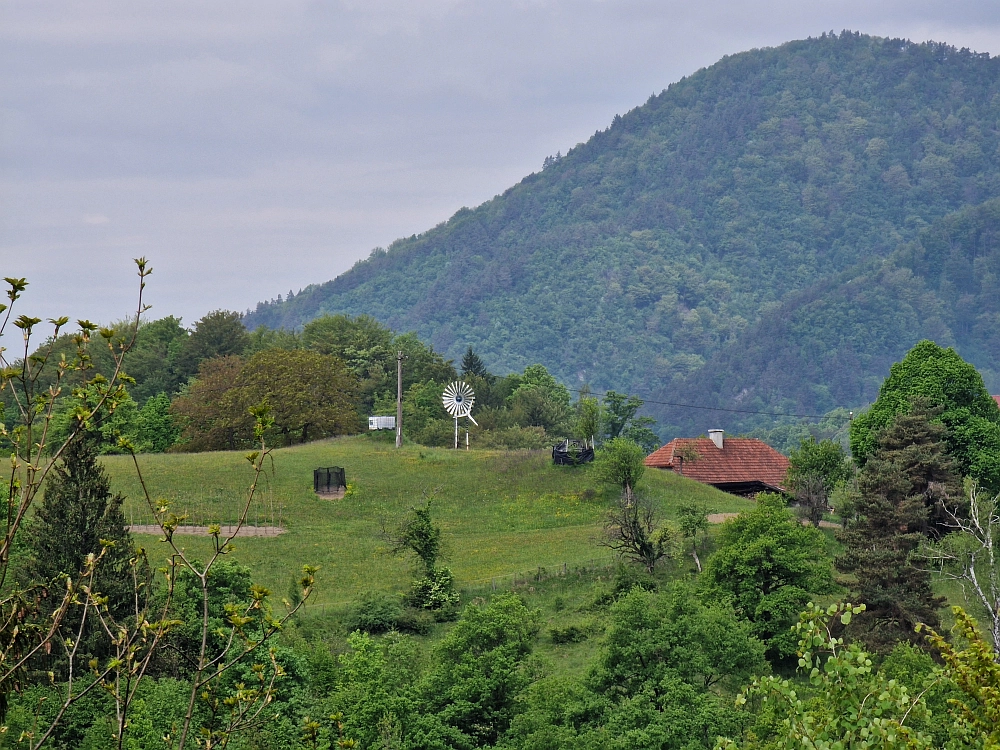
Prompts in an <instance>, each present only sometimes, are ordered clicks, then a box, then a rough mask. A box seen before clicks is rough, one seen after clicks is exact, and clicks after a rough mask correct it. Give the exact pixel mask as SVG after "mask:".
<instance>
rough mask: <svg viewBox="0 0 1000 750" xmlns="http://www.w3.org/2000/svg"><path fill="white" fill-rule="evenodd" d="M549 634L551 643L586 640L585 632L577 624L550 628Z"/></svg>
mask: <svg viewBox="0 0 1000 750" xmlns="http://www.w3.org/2000/svg"><path fill="white" fill-rule="evenodd" d="M549 634H550V635H551V636H552V642H553V643H558V644H562V643H579V642H580V641H585V640H587V633H586V632H585V631H584V630H583V628H581V627H578V626H577V625H569V626H567V627H565V628H550V629H549Z"/></svg>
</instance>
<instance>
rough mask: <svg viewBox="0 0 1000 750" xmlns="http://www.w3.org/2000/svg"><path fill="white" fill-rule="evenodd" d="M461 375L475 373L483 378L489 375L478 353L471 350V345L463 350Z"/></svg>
mask: <svg viewBox="0 0 1000 750" xmlns="http://www.w3.org/2000/svg"><path fill="white" fill-rule="evenodd" d="M462 375H463V376H465V375H475V376H476V377H477V378H483V379H488V378H489V377H490V371H489V370H487V369H486V365H485V364H483V360H482V359H480V358H479V355H478V354H476V353H475V352H474V351H472V347H471V346H470V347H469V348H468V349H466V350H465V355H464V356H463V357H462Z"/></svg>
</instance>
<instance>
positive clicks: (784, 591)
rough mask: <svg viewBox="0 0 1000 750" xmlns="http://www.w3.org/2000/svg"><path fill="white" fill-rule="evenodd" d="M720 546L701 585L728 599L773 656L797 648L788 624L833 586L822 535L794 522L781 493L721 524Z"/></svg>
mask: <svg viewBox="0 0 1000 750" xmlns="http://www.w3.org/2000/svg"><path fill="white" fill-rule="evenodd" d="M717 544H718V550H717V551H716V553H715V554H714V555H712V557H711V558H710V559H709V561H708V563H707V565H706V566H705V577H704V581H705V585H706V586H707V587H709V590H716V591H718V592H720V593H722V594H723V595H725V596H726V597H728V598H729V599H730V601H732V604H733V607H734V608H735V610H736V612H737V613H739V614H740V616H742V617H745V618H746V619H747V620H749V621H750V622H751V623H752V625H753V633H754V635H756V636H757V637H758V638H760V639H761V640H762V641H764V642H765V643H767V646H768V651H769V652H770V653H771V654H772V655H773V656H775V657H785V656H789V655H791V654H793V653H794V652H795V639H794V638H792V637H791V633H790V632H789V628H790V627H791V626H792V625H793V624H794V623H795V622H796V620H797V619H798V615H799V613H800V612H801V611H802V609H803V608H804V607H805V605H806V603H807V602H808V601H809V599H810V598H811V597H812V595H814V594H822V593H828V592H830V591H831V590H832V589H833V580H832V576H831V570H830V558H829V556H828V555H827V552H826V538H825V537H824V536H823V534H822V533H821V532H820V531H818V530H816V529H814V528H810V527H806V526H803V525H802V524H800V523H799V522H798V519H796V518H795V516H794V514H792V513H791V512H790V511H789V510H788V509H787V508H786V507H785V499H784V498H783V497H781V496H780V495H767V494H761V495H758V496H757V506H756V507H755V508H754V509H752V510H749V511H746V512H743V513H740V514H739V515H738V516H737V517H736V518H731V519H729V520H728V521H726V522H725V523H724V524H723V525H722V530H721V532H720V533H719V536H718V539H717Z"/></svg>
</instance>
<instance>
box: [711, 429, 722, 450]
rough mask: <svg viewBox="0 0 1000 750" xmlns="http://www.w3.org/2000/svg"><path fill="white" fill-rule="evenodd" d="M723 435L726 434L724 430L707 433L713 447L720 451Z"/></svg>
mask: <svg viewBox="0 0 1000 750" xmlns="http://www.w3.org/2000/svg"><path fill="white" fill-rule="evenodd" d="M725 434H726V431H725V430H709V431H708V436H709V437H710V438H711V439H712V442H713V443H715V447H716V448H718V449H719V450H720V451H721V450H722V445H723V439H724V436H725Z"/></svg>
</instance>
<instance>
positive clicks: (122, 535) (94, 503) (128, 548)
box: [20, 433, 135, 655]
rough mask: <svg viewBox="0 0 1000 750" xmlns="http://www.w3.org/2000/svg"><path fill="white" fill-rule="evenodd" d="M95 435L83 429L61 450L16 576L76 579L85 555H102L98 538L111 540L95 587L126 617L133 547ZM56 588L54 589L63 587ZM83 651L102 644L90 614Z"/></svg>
mask: <svg viewBox="0 0 1000 750" xmlns="http://www.w3.org/2000/svg"><path fill="white" fill-rule="evenodd" d="M97 442H98V438H97V437H96V436H95V435H93V434H87V433H83V434H81V435H80V436H78V437H77V438H75V439H74V440H72V441H71V442H70V443H69V445H67V446H66V451H65V452H64V453H63V458H62V463H61V465H57V466H55V467H53V474H52V475H51V476H50V477H49V479H48V480H47V482H46V486H45V497H44V499H43V501H42V502H41V504H40V505H39V506H38V509H37V511H36V512H35V515H34V518H33V519H32V521H31V525H30V528H29V534H28V535H27V538H28V548H29V549H28V554H27V563H26V565H25V567H24V569H23V570H22V572H21V576H20V578H21V579H22V582H24V583H39V584H47V583H50V582H53V581H56V580H57V579H59V578H60V577H61V576H64V575H65V576H69V577H71V578H74V579H75V578H77V577H78V575H79V574H80V572H81V571H82V570H83V567H84V560H85V558H86V557H87V555H89V554H91V553H93V554H95V555H98V554H100V552H101V550H102V544H101V541H102V540H105V541H107V542H112V543H113V546H111V547H109V548H108V549H107V551H106V552H105V553H104V557H103V558H102V559H101V561H100V562H99V564H98V567H97V572H96V574H95V578H94V582H93V586H94V589H95V590H96V591H97V592H99V593H100V594H101V595H102V596H106V597H107V599H108V601H107V606H108V610H109V611H110V613H111V615H112V616H113V617H115V618H116V619H117V618H124V617H127V616H128V615H129V614H130V613H131V612H132V610H133V609H134V596H135V587H134V585H133V581H132V575H131V571H130V567H131V562H130V561H131V558H132V557H133V556H134V554H135V551H134V547H133V545H132V538H131V536H130V534H129V532H128V529H126V527H125V515H124V513H123V512H122V502H123V500H124V498H123V497H122V496H121V495H118V494H112V492H111V483H110V482H109V480H108V476H107V474H106V473H105V472H104V469H103V468H102V467H101V466H100V464H99V463H98V462H97V456H98V449H97V448H98V446H97ZM62 588H63V587H62V586H58V587H56V589H55V590H57V591H58V590H61V589H62ZM80 616H81V610H80V609H79V608H71V609H70V611H69V614H68V615H67V617H66V620H64V628H65V629H66V630H67V631H72V632H74V633H75V632H76V629H77V628H78V627H79V622H80ZM88 624H89V625H88V627H87V628H86V631H85V632H86V634H85V638H86V641H87V642H86V643H85V647H86V649H87V650H88V651H89V652H90V653H91V654H92V655H101V654H103V653H104V649H105V648H106V647H103V646H102V645H101V644H102V643H103V642H104V638H103V632H102V631H101V629H100V627H99V625H98V622H97V618H94V617H90V616H88Z"/></svg>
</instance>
